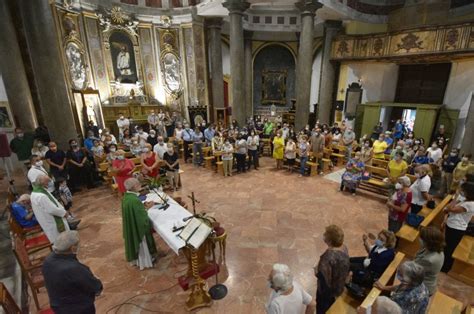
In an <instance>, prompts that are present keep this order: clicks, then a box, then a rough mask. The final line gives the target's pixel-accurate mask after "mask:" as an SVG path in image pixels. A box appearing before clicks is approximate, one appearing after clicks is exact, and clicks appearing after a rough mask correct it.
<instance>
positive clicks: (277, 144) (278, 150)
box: [273, 130, 285, 170]
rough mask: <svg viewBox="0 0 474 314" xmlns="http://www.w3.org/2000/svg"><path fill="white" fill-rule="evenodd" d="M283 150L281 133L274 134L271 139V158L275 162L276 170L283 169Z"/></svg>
mask: <svg viewBox="0 0 474 314" xmlns="http://www.w3.org/2000/svg"><path fill="white" fill-rule="evenodd" d="M284 148H285V140H284V139H283V137H282V136H281V131H280V130H278V131H277V132H276V136H275V137H274V138H273V158H274V159H275V160H276V168H277V169H278V170H279V169H283V150H284Z"/></svg>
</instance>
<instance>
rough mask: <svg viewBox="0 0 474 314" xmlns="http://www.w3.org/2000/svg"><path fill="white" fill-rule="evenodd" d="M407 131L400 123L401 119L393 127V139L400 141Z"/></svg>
mask: <svg viewBox="0 0 474 314" xmlns="http://www.w3.org/2000/svg"><path fill="white" fill-rule="evenodd" d="M404 131H405V126H404V125H403V123H402V122H401V121H400V119H398V120H397V122H395V126H394V127H393V138H394V139H395V140H397V141H398V140H400V139H401V138H402V137H403V133H404Z"/></svg>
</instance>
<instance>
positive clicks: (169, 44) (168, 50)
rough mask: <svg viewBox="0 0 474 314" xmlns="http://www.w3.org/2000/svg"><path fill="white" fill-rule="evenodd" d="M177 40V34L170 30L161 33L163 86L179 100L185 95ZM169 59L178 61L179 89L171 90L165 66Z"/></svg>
mask: <svg viewBox="0 0 474 314" xmlns="http://www.w3.org/2000/svg"><path fill="white" fill-rule="evenodd" d="M177 40H178V39H177V38H176V36H175V34H174V33H173V32H171V31H169V30H168V29H165V30H161V31H160V42H161V43H162V45H161V51H160V69H161V75H162V79H163V86H164V87H165V90H166V92H167V93H168V94H170V95H171V96H172V97H173V98H174V99H178V98H179V97H180V96H181V94H182V93H183V88H184V87H183V76H182V73H181V72H182V65H181V58H180V57H179V53H178V51H176V49H175V47H176V46H177ZM168 57H172V58H174V59H175V60H176V64H177V75H178V79H179V87H178V88H176V89H175V88H171V87H170V84H169V82H168V80H167V76H166V75H167V73H166V68H167V65H166V64H165V62H166V59H167V58H168Z"/></svg>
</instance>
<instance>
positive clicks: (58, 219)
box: [33, 184, 66, 233]
mask: <svg viewBox="0 0 474 314" xmlns="http://www.w3.org/2000/svg"><path fill="white" fill-rule="evenodd" d="M33 192H36V193H42V194H44V195H46V196H47V197H48V198H49V200H50V201H51V202H53V203H54V204H55V205H56V206H58V207H60V206H59V203H58V200H57V199H55V198H54V196H53V195H51V193H49V192H48V191H46V190H45V188H43V187H42V186H38V185H34V184H33ZM53 217H54V222H55V223H56V228H57V229H58V232H59V233H61V232H64V231H65V230H66V227H65V226H64V221H63V217H58V216H56V215H53Z"/></svg>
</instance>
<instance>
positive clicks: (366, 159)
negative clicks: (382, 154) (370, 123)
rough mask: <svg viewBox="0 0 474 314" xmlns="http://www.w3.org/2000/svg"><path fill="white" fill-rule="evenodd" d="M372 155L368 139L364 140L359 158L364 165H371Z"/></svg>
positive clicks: (372, 151)
mask: <svg viewBox="0 0 474 314" xmlns="http://www.w3.org/2000/svg"><path fill="white" fill-rule="evenodd" d="M373 157H374V150H373V149H372V147H370V141H369V140H365V141H364V145H362V147H361V149H360V160H361V161H362V162H363V163H364V164H365V165H372V158H373Z"/></svg>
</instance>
